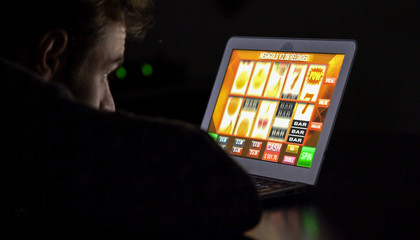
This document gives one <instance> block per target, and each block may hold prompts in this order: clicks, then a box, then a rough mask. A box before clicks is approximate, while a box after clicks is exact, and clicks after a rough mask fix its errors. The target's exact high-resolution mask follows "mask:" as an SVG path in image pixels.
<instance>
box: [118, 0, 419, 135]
mask: <svg viewBox="0 0 420 240" xmlns="http://www.w3.org/2000/svg"><path fill="white" fill-rule="evenodd" d="M419 10H420V9H419V3H418V2H416V1H414V0H413V1H393V2H391V1H374V0H367V1H281V0H242V1H241V0H232V1H222V0H181V1H163V0H158V1H157V2H156V10H155V26H154V27H153V28H152V29H151V30H150V31H149V33H148V35H147V36H146V38H145V39H144V40H143V42H141V43H138V42H132V41H129V42H128V43H127V49H126V62H125V65H124V66H125V67H126V69H127V71H128V75H127V78H126V79H123V80H118V81H115V82H113V83H112V85H111V88H112V90H113V92H114V96H115V100H116V104H117V108H120V109H126V110H130V111H134V112H137V113H141V114H150V115H157V116H164V117H169V118H177V119H182V120H186V121H189V122H192V123H196V124H200V123H201V118H202V116H203V113H204V109H205V107H206V104H207V100H208V97H209V94H210V91H211V87H212V85H213V81H214V79H215V76H216V73H217V70H218V67H219V63H220V59H221V57H222V53H223V50H224V46H225V44H226V41H227V40H228V39H229V37H231V36H234V35H245V36H268V37H302V38H350V39H355V40H357V42H358V52H357V54H356V58H355V63H354V65H353V70H352V72H351V75H350V79H349V83H348V85H347V89H346V94H345V97H344V100H343V104H342V107H341V109H340V114H339V117H338V119H337V123H336V129H335V131H338V132H348V131H351V132H355V131H360V132H364V131H370V132H401V133H409V134H411V133H416V134H418V133H420V127H419V125H420V124H419V121H420V115H419V109H420V104H419V102H420V100H419V95H420V87H419V86H420V84H419V83H418V82H419V81H420V78H419V74H418V72H419V70H418V65H419V57H418V52H419V51H418V50H419V47H418V40H419V37H418V36H419V34H418V26H417V24H418V22H417V21H416V20H415V16H416V15H417V14H418V12H419ZM145 62H147V63H149V64H151V65H152V67H153V69H154V71H153V74H152V75H151V76H150V77H145V76H142V74H141V72H140V69H141V65H142V64H143V63H145Z"/></svg>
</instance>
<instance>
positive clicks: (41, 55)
mask: <svg viewBox="0 0 420 240" xmlns="http://www.w3.org/2000/svg"><path fill="white" fill-rule="evenodd" d="M67 41H68V35H67V32H66V31H64V30H63V29H54V30H50V31H48V32H46V33H45V34H44V35H42V37H41V38H40V41H39V42H38V46H37V51H36V54H35V71H36V72H37V73H38V74H40V76H41V77H42V78H43V79H45V80H46V81H49V80H51V78H52V77H53V76H54V75H55V74H56V73H57V71H58V68H59V66H60V59H61V57H62V56H63V54H64V52H65V50H66V48H67Z"/></svg>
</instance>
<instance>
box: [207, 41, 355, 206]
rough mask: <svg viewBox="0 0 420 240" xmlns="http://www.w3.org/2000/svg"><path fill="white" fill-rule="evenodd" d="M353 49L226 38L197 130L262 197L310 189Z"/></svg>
mask: <svg viewBox="0 0 420 240" xmlns="http://www.w3.org/2000/svg"><path fill="white" fill-rule="evenodd" d="M356 48H357V44H356V42H355V41H354V40H325V39H292V38H261V37H232V38H231V39H229V41H228V42H227V45H226V48H225V51H224V54H223V57H222V61H221V64H220V68H219V71H218V73H217V76H216V80H215V83H214V87H213V89H212V92H211V95H210V99H209V102H208V106H207V108H206V111H205V114H204V118H203V121H202V124H201V128H202V129H203V130H204V131H206V132H208V134H210V136H212V137H213V138H214V140H215V141H216V142H217V143H218V144H219V145H220V147H222V148H223V149H224V150H225V151H226V152H227V153H228V154H229V155H230V156H231V157H232V158H233V159H234V160H235V161H237V162H238V163H239V164H240V165H241V166H242V167H243V168H244V169H245V170H246V171H247V172H248V173H249V174H251V175H252V176H253V177H254V178H255V179H256V180H255V182H256V186H257V187H258V188H259V192H260V196H261V198H262V199H265V198H270V197H274V196H278V195H282V194H289V193H291V192H299V191H301V190H302V189H304V188H305V187H306V186H314V185H315V184H316V181H317V178H318V175H319V172H320V169H321V165H322V161H323V157H324V154H325V151H326V148H327V145H328V141H329V138H330V136H331V132H332V130H333V125H334V121H335V119H336V116H337V113H338V109H339V106H340V102H341V99H342V97H343V93H344V89H345V86H346V82H347V79H348V76H349V73H350V70H351V66H352V62H353V59H354V56H355V52H356Z"/></svg>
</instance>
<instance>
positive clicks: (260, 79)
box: [252, 68, 267, 89]
mask: <svg viewBox="0 0 420 240" xmlns="http://www.w3.org/2000/svg"><path fill="white" fill-rule="evenodd" d="M266 77H267V74H266V73H265V71H264V69H263V68H260V70H258V73H257V75H255V77H254V82H253V85H252V87H253V88H254V89H259V88H260V87H261V86H262V85H263V83H264V80H265V79H266Z"/></svg>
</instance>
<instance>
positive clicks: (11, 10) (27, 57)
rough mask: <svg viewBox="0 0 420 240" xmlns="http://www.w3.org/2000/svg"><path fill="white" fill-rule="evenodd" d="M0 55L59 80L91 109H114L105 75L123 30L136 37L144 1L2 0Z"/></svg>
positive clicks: (145, 22)
mask: <svg viewBox="0 0 420 240" xmlns="http://www.w3.org/2000/svg"><path fill="white" fill-rule="evenodd" d="M5 2H6V3H5V4H2V5H3V6H2V10H1V12H0V14H1V16H0V27H1V29H2V30H3V32H4V34H3V36H2V40H1V41H2V42H1V44H0V56H1V57H5V58H9V59H11V60H14V61H17V62H19V63H21V64H22V65H24V66H26V67H27V68H29V69H31V70H32V71H34V72H36V73H37V74H39V75H40V76H41V78H43V79H44V80H45V81H51V82H59V83H62V84H64V85H65V86H66V87H67V88H68V89H69V90H70V91H71V93H72V94H73V95H74V96H75V98H76V99H77V100H79V101H81V102H83V103H85V104H87V105H90V106H92V107H94V108H98V109H104V110H111V111H112V110H114V102H113V99H112V95H111V92H110V90H109V86H108V79H107V76H108V75H109V74H110V73H111V72H112V71H114V70H115V69H116V68H117V67H118V66H119V64H121V63H122V60H123V56H124V45H125V38H126V33H128V35H129V36H132V37H135V38H141V37H142V36H143V35H144V33H145V30H146V29H147V28H148V27H149V24H150V9H151V1H150V0H71V1H68V0H67V1H64V0H38V1H37V0H21V1H16V0H6V1H5Z"/></svg>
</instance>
